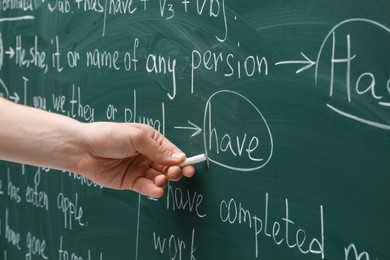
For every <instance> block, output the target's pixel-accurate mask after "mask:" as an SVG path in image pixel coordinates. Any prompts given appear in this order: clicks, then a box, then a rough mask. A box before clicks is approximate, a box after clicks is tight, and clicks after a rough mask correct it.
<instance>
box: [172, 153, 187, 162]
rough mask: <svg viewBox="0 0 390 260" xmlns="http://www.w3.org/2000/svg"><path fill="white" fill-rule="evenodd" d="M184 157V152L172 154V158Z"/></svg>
mask: <svg viewBox="0 0 390 260" xmlns="http://www.w3.org/2000/svg"><path fill="white" fill-rule="evenodd" d="M183 157H185V154H184V153H173V154H172V159H175V160H178V159H181V158H183Z"/></svg>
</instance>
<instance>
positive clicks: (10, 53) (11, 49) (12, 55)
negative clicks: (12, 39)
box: [5, 47, 15, 59]
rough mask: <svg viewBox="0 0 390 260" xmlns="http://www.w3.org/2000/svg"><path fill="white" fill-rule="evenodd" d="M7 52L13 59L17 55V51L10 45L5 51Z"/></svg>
mask: <svg viewBox="0 0 390 260" xmlns="http://www.w3.org/2000/svg"><path fill="white" fill-rule="evenodd" d="M5 54H7V55H9V58H10V59H12V58H13V57H14V55H15V51H14V49H13V48H12V47H9V49H8V51H5Z"/></svg>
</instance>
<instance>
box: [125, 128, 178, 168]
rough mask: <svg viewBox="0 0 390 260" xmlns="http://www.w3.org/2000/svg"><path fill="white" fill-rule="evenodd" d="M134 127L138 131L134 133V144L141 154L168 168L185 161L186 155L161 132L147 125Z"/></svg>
mask: <svg viewBox="0 0 390 260" xmlns="http://www.w3.org/2000/svg"><path fill="white" fill-rule="evenodd" d="M134 126H135V129H138V131H134V133H133V140H132V143H133V145H134V147H135V149H136V150H137V151H138V152H139V153H141V154H143V155H144V156H146V157H148V158H149V159H151V160H152V161H153V162H155V163H159V164H162V165H168V166H173V165H178V164H180V163H182V162H183V161H184V160H185V158H186V156H185V154H184V153H183V152H182V151H181V150H180V149H179V148H178V147H177V146H175V145H174V144H173V143H171V142H170V141H169V140H168V139H167V138H165V137H164V136H163V135H162V134H161V133H160V132H158V131H157V130H155V129H154V128H152V127H150V126H147V125H142V124H134Z"/></svg>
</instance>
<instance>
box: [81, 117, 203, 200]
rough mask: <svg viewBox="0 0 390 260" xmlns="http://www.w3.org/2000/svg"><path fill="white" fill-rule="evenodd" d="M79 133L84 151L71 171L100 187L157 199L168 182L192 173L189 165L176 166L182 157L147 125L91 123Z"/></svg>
mask: <svg viewBox="0 0 390 260" xmlns="http://www.w3.org/2000/svg"><path fill="white" fill-rule="evenodd" d="M83 130H84V138H83V139H84V140H83V144H82V147H85V148H84V152H83V153H82V154H81V156H80V160H79V162H78V164H77V166H76V169H75V172H76V173H78V174H80V175H83V176H85V177H87V178H89V179H91V180H92V181H94V182H95V183H97V184H99V185H102V186H104V187H108V188H113V189H121V190H125V189H129V190H134V191H136V192H139V193H141V194H143V195H146V196H150V197H155V198H159V197H161V196H163V194H164V187H165V186H166V185H167V182H168V181H171V180H172V181H177V180H179V179H180V178H181V177H182V176H185V177H192V176H193V175H194V173H195V169H194V167H193V166H186V167H183V168H180V167H179V166H178V165H179V164H180V163H182V162H183V161H184V160H185V158H186V156H185V154H184V153H183V152H182V151H181V150H180V149H179V148H177V147H176V146H175V145H174V144H172V143H171V142H170V141H169V140H168V139H167V138H165V137H164V136H163V135H162V134H160V133H159V132H158V131H157V130H155V129H154V128H152V127H150V126H147V125H143V124H131V123H129V124H128V123H91V124H85V125H84V129H83Z"/></svg>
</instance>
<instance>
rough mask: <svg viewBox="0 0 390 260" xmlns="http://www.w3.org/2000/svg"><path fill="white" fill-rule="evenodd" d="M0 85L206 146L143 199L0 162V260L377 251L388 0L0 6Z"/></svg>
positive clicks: (52, 106)
mask: <svg viewBox="0 0 390 260" xmlns="http://www.w3.org/2000/svg"><path fill="white" fill-rule="evenodd" d="M0 95H1V96H3V97H5V98H7V99H10V100H12V101H15V102H18V103H21V104H27V105H30V106H34V107H37V108H40V109H44V110H47V111H51V112H54V113H59V114H64V115H67V116H69V117H72V118H75V119H77V120H80V121H84V122H96V121H114V122H141V123H146V124H150V125H152V126H153V127H155V128H156V129H158V130H159V131H160V132H162V133H163V134H164V135H166V136H167V137H168V138H169V139H171V140H172V141H173V142H174V143H175V144H177V145H178V146H179V147H180V148H181V149H182V150H183V151H185V152H186V153H187V155H188V156H193V155H197V154H201V153H206V154H207V157H208V163H201V164H197V165H196V176H194V177H193V178H191V179H182V180H181V181H180V182H177V183H176V182H175V183H170V184H169V185H168V187H167V188H166V191H165V195H164V197H163V198H161V199H159V200H152V199H150V198H147V197H142V196H139V195H138V194H136V193H134V192H131V191H115V190H110V189H106V188H102V187H100V186H97V185H95V184H94V183H93V182H91V181H89V180H87V179H85V178H83V177H80V176H78V175H76V174H74V173H72V172H60V171H56V170H53V169H46V168H37V167H33V166H29V165H20V164H14V163H9V162H1V163H0V259H3V260H14V259H28V260H35V259H60V260H68V259H69V260H76V259H77V260H81V259H83V260H121V259H134V260H141V259H146V260H152V259H162V260H163V259H172V260H173V259H176V260H180V259H188V260H195V259H197V260H199V259H202V260H210V259H226V260H233V259H277V260H279V259H289V260H291V259H330V260H344V259H345V260H368V259H378V260H386V259H387V260H388V259H390V208H389V207H390V2H389V1H388V0H378V1H368V0H365V1H363V0H359V1H352V0H345V1H336V0H329V1H304V0H294V1H288V0H282V1H273V0H264V1H254V0H240V1H238V0H234V1H233V0H225V1H224V0H188V1H187V0H185V1H181V0H180V1H172V0H149V1H144V0H56V1H54V0H46V1H45V0H34V1H33V0H1V1H0ZM0 127H7V126H6V125H3V124H2V123H1V122H0ZM0 149H1V147H0Z"/></svg>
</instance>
